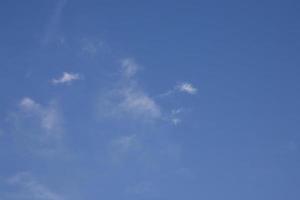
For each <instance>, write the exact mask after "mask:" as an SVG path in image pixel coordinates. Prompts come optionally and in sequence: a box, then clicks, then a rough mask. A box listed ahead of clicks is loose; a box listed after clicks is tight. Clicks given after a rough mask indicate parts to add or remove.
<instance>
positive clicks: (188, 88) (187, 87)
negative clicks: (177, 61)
mask: <svg viewBox="0 0 300 200" xmlns="http://www.w3.org/2000/svg"><path fill="white" fill-rule="evenodd" d="M176 88H177V90H179V91H180V92H185V93H188V94H192V95H193V94H196V93H197V91H198V89H197V88H196V87H195V86H193V85H192V84H191V83H188V82H184V83H181V84H179V85H178V86H177V87H176Z"/></svg>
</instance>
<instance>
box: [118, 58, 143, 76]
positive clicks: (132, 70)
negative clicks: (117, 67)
mask: <svg viewBox="0 0 300 200" xmlns="http://www.w3.org/2000/svg"><path fill="white" fill-rule="evenodd" d="M121 66H122V73H123V76H125V77H127V78H132V77H133V76H134V75H135V74H136V73H137V71H138V69H139V68H140V66H139V65H138V64H137V63H136V61H135V60H134V59H132V58H125V59H123V60H122V61H121Z"/></svg>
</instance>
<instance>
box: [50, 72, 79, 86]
mask: <svg viewBox="0 0 300 200" xmlns="http://www.w3.org/2000/svg"><path fill="white" fill-rule="evenodd" d="M80 79H81V77H80V75H79V74H76V73H69V72H64V73H63V74H62V76H61V77H59V78H56V79H52V83H53V84H71V83H72V82H73V81H76V80H80Z"/></svg>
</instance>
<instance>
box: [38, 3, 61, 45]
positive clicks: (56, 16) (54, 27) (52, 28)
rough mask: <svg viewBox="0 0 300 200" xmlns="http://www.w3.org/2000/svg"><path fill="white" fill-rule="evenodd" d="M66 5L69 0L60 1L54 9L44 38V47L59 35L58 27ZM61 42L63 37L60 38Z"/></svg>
mask: <svg viewBox="0 0 300 200" xmlns="http://www.w3.org/2000/svg"><path fill="white" fill-rule="evenodd" d="M66 3H67V0H58V2H57V4H56V6H55V8H54V11H53V14H52V15H51V17H50V21H49V23H48V24H47V27H46V31H45V34H44V36H43V38H42V44H43V45H46V44H48V43H50V42H52V40H53V37H54V36H55V34H56V33H57V31H58V26H59V24H60V21H61V16H62V13H63V9H64V7H65V5H66ZM59 40H61V37H60V38H59Z"/></svg>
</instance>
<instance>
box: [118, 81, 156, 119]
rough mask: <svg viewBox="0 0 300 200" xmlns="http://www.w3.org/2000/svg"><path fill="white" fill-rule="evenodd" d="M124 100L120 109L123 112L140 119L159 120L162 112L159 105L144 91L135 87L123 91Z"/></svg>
mask: <svg viewBox="0 0 300 200" xmlns="http://www.w3.org/2000/svg"><path fill="white" fill-rule="evenodd" d="M122 95H123V97H122V98H123V99H122V102H121V103H120V105H119V107H120V109H121V110H122V111H125V112H127V113H130V114H133V115H135V116H138V117H144V118H148V119H158V118H160V117H161V111H160V108H159V106H158V105H157V103H156V102H155V101H154V100H153V99H152V98H150V97H149V96H148V95H146V94H145V93H144V92H143V91H141V90H140V89H138V88H135V87H133V86H132V87H131V88H130V87H129V88H126V89H125V90H123V91H122Z"/></svg>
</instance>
